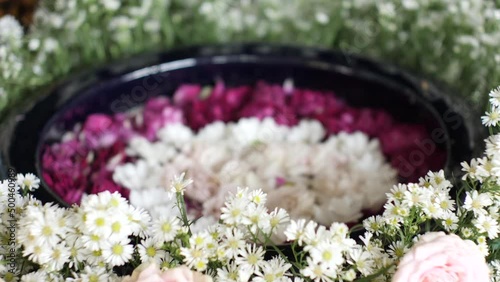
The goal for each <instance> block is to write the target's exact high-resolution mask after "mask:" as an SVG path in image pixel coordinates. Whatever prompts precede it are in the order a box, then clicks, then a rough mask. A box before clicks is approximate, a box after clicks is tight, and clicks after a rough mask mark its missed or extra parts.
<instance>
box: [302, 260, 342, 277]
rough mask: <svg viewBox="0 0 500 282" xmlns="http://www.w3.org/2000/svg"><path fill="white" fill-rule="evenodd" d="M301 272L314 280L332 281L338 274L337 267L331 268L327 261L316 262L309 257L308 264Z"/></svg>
mask: <svg viewBox="0 0 500 282" xmlns="http://www.w3.org/2000/svg"><path fill="white" fill-rule="evenodd" d="M300 272H301V273H302V275H304V276H306V277H308V278H310V279H311V280H313V281H332V277H336V276H337V275H336V274H337V273H336V271H335V269H331V268H329V266H328V265H327V264H325V263H319V264H317V263H314V262H313V261H312V259H311V258H309V257H308V258H307V266H306V267H305V268H303V269H301V270H300Z"/></svg>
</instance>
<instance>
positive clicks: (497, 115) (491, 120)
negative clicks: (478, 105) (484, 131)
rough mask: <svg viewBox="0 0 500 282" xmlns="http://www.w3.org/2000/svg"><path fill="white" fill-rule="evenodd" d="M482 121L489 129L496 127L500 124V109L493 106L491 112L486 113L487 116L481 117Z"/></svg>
mask: <svg viewBox="0 0 500 282" xmlns="http://www.w3.org/2000/svg"><path fill="white" fill-rule="evenodd" d="M481 121H482V122H483V124H484V125H485V126H487V127H490V126H496V125H497V124H498V122H500V109H499V108H498V107H496V106H493V107H492V108H491V110H490V111H489V112H486V115H484V116H482V117H481Z"/></svg>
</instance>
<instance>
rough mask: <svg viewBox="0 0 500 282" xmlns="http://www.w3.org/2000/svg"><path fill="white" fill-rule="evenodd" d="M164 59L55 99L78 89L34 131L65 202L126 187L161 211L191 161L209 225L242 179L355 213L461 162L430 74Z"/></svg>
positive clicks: (341, 60) (328, 60)
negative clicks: (398, 187) (425, 77)
mask: <svg viewBox="0 0 500 282" xmlns="http://www.w3.org/2000/svg"><path fill="white" fill-rule="evenodd" d="M163 56H167V58H160V59H159V58H155V57H154V56H153V57H152V58H154V59H155V60H157V61H158V60H162V61H163V62H164V63H157V64H156V65H153V66H151V65H147V66H144V65H142V66H141V67H138V66H133V67H130V66H129V67H128V68H126V70H125V71H123V69H122V70H121V72H120V73H113V71H114V70H115V69H119V68H118V67H116V66H112V67H109V68H108V69H105V70H101V71H99V72H96V73H97V74H99V75H101V76H104V77H103V78H99V79H98V80H97V81H99V82H96V80H95V78H93V79H92V80H90V81H92V83H88V84H86V82H85V80H83V85H82V79H78V83H77V84H75V83H73V84H72V83H71V82H70V84H69V86H66V87H63V88H60V89H58V90H57V91H56V92H55V94H52V96H49V98H48V99H49V100H50V99H51V98H50V97H54V96H56V97H57V95H59V96H60V97H64V99H68V97H70V96H72V95H74V98H71V99H69V100H68V101H67V102H66V103H61V104H63V105H64V106H62V107H61V109H58V110H57V111H56V113H54V114H51V117H50V120H49V119H48V118H47V119H46V120H45V121H44V123H43V125H42V126H41V127H43V130H41V137H40V139H39V140H36V143H37V144H36V145H37V146H38V150H39V151H38V153H37V156H38V158H39V159H38V165H39V167H38V169H39V173H40V175H42V176H43V177H42V183H44V184H45V185H46V186H47V187H49V189H50V191H51V192H55V195H56V197H57V198H58V199H59V200H60V202H62V203H66V204H72V203H77V202H79V201H80V199H81V197H82V196H83V195H84V194H93V193H98V192H102V191H106V190H107V191H111V192H114V191H118V192H120V193H121V194H122V195H124V196H125V197H126V198H128V199H129V200H130V201H131V203H132V204H134V205H136V206H141V207H144V208H147V209H148V210H149V211H150V212H152V213H155V214H163V213H166V212H168V207H169V206H170V204H171V202H172V201H173V199H169V198H168V197H167V196H166V191H165V187H168V185H169V183H170V181H171V180H172V179H173V177H174V175H180V174H181V173H182V172H185V173H186V175H187V177H189V178H193V179H194V180H195V184H194V185H192V186H191V188H190V189H188V190H187V191H186V201H187V204H188V210H189V211H190V216H191V217H192V218H199V217H200V216H203V220H200V221H198V223H199V224H210V223H211V222H215V221H217V218H218V215H219V210H220V208H221V207H222V204H223V202H224V199H225V196H226V195H227V193H228V192H231V191H232V192H235V189H236V187H237V186H243V187H244V186H249V187H259V188H262V189H263V190H264V191H265V192H266V193H267V194H268V195H269V201H268V205H269V206H268V207H269V208H274V207H282V208H287V209H289V210H290V213H291V215H292V216H293V217H294V218H308V219H315V220H316V221H318V222H320V223H322V224H325V225H329V224H331V223H332V222H333V221H341V222H350V223H355V222H357V221H359V219H360V218H362V217H363V215H364V216H366V215H369V214H374V213H377V212H378V211H379V210H380V208H381V207H382V204H383V202H384V198H385V196H384V195H385V193H386V192H388V187H390V186H392V185H393V184H395V183H397V181H398V180H399V181H403V182H408V181H418V179H419V178H420V177H422V176H424V175H425V173H426V172H427V171H428V170H430V169H432V170H438V169H441V168H443V167H445V164H447V165H446V167H447V169H453V168H454V164H455V168H456V163H457V161H459V160H461V159H462V158H463V156H464V155H466V154H468V152H469V151H468V150H469V148H468V147H467V143H468V142H469V139H468V132H466V131H465V130H466V127H465V126H464V123H461V120H460V116H459V115H456V113H454V112H453V109H452V108H445V109H443V108H442V103H443V100H442V99H441V98H439V96H436V97H434V98H433V100H431V99H428V98H426V97H425V96H424V95H426V96H429V97H431V96H432V95H439V94H436V92H435V89H434V88H432V87H429V85H428V82H427V81H421V80H418V79H417V78H416V77H414V76H411V75H409V74H406V73H404V72H398V71H394V70H393V69H387V68H386V67H382V66H379V65H377V64H376V63H374V62H372V61H369V60H365V59H361V58H357V57H354V56H352V57H350V58H348V59H346V57H345V56H343V55H342V56H340V54H337V53H335V52H331V51H322V50H317V49H312V48H306V49H303V48H295V47H277V46H274V47H273V46H265V45H241V46H238V45H235V46H229V47H200V48H191V49H187V50H181V51H177V52H169V53H167V54H166V55H163ZM150 61H153V59H150ZM143 64H144V63H143ZM149 64H151V63H149ZM94 75H95V74H94ZM422 85H423V86H422ZM165 94H166V95H167V96H165ZM168 95H170V96H171V97H172V98H168ZM47 106H48V105H47V103H46V102H41V103H39V106H35V108H34V109H33V111H35V112H36V111H37V110H38V111H43V110H46V107H47ZM49 107H50V106H49ZM49 112H50V111H49ZM450 114H451V115H450ZM445 115H446V116H445ZM440 116H443V118H441V117H440ZM450 116H452V117H453V119H450V118H449V117H450ZM33 119H39V117H37V116H35V115H34V116H33ZM23 122H24V124H25V125H28V124H32V123H33V120H30V118H26V119H25V120H24V121H23ZM455 122H459V123H461V124H459V126H458V128H457V127H455V126H453V128H452V127H451V125H452V123H455ZM40 123H41V122H40ZM453 125H454V124H453ZM22 128H23V126H22V125H19V126H18V129H19V130H23V129H22ZM451 140H453V142H452V141H451ZM33 143H35V142H33ZM12 144H13V145H12V150H13V151H16V150H19V151H22V150H25V147H23V148H21V146H22V145H21V144H19V145H18V143H17V142H12ZM17 148H19V149H17ZM23 153H24V152H23ZM16 167H20V166H19V165H16ZM132 175H133V176H134V177H131V176H132ZM198 183H199V184H198ZM292 207H293V209H292Z"/></svg>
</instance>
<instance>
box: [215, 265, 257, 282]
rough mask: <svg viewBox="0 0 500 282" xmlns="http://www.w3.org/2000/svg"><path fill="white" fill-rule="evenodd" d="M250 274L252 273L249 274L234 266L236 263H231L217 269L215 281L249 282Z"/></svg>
mask: <svg viewBox="0 0 500 282" xmlns="http://www.w3.org/2000/svg"><path fill="white" fill-rule="evenodd" d="M252 274H253V273H251V272H250V271H248V270H245V269H242V268H240V267H238V265H236V263H235V262H234V261H232V262H230V263H229V264H227V265H225V266H223V267H221V268H217V281H221V282H235V281H249V280H250V276H251V275H252Z"/></svg>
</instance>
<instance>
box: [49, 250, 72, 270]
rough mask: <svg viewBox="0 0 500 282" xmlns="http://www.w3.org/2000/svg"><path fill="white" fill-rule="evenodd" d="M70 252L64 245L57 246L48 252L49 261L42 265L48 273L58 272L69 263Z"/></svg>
mask: <svg viewBox="0 0 500 282" xmlns="http://www.w3.org/2000/svg"><path fill="white" fill-rule="evenodd" d="M69 256H70V250H69V248H68V247H66V246H65V245H64V244H58V245H57V246H55V247H54V248H53V249H52V250H51V252H50V259H49V261H48V262H47V263H46V264H45V265H43V267H44V268H45V269H47V270H48V271H51V272H52V271H59V270H61V269H63V267H64V264H65V263H67V262H69Z"/></svg>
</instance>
